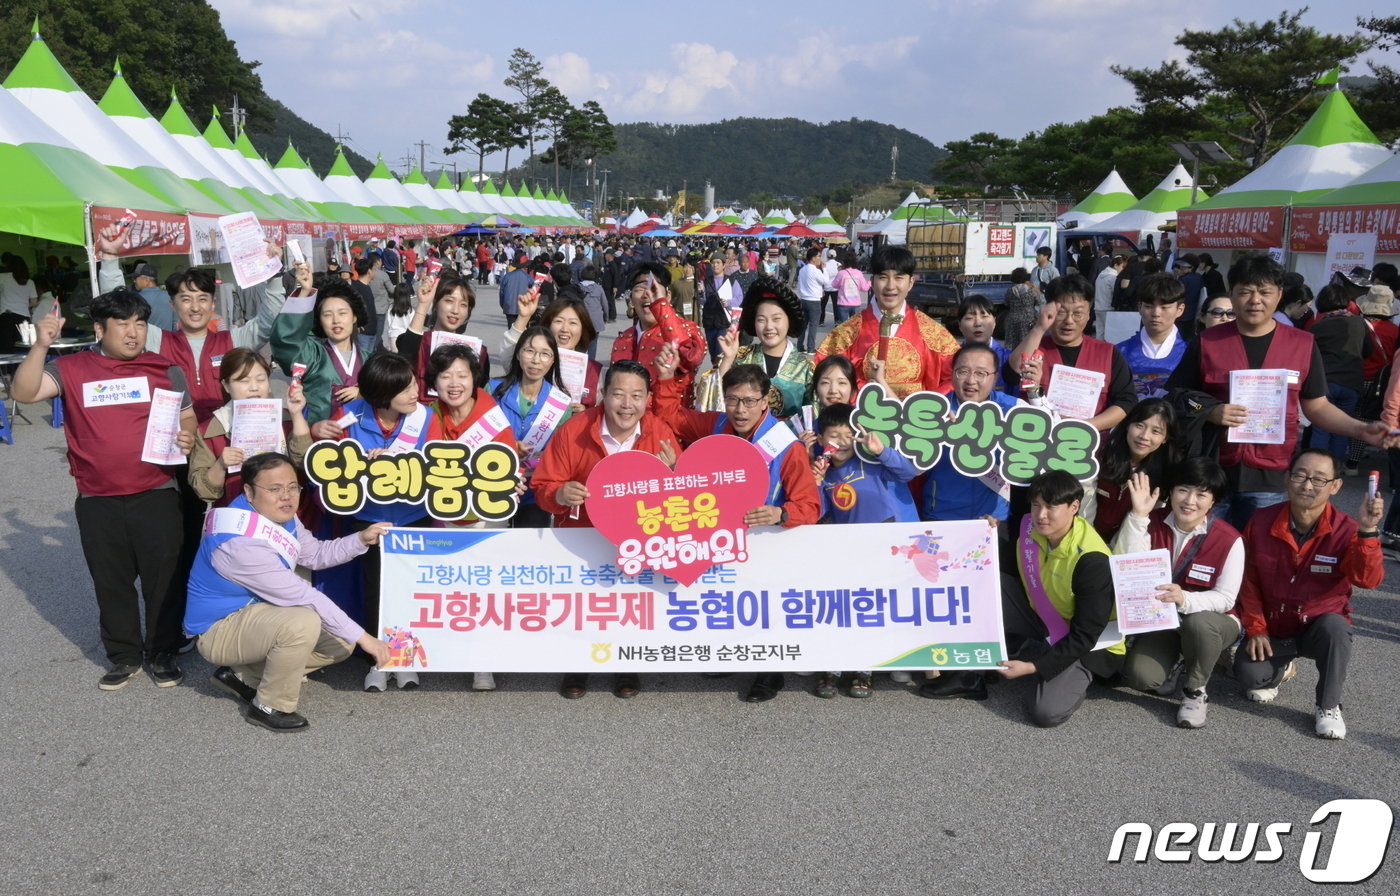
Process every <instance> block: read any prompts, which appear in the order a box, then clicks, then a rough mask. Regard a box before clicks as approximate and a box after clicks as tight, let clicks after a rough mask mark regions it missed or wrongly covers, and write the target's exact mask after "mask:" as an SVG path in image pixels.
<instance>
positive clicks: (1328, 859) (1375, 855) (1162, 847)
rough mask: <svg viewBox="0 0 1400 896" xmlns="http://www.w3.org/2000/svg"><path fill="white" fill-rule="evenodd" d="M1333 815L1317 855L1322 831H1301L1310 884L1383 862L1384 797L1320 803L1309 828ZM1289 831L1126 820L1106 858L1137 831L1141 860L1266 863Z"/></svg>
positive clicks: (1388, 816)
mask: <svg viewBox="0 0 1400 896" xmlns="http://www.w3.org/2000/svg"><path fill="white" fill-rule="evenodd" d="M1334 815H1335V816H1336V817H1337V826H1336V831H1335V832H1334V833H1333V836H1332V849H1331V850H1330V852H1329V854H1328V855H1327V856H1325V857H1320V856H1319V855H1318V851H1319V849H1320V848H1321V846H1322V838H1323V831H1321V830H1310V831H1307V832H1306V833H1305V834H1304V835H1303V848H1302V850H1301V851H1300V852H1299V853H1298V870H1299V871H1300V872H1301V873H1302V875H1303V877H1305V878H1307V879H1308V880H1310V881H1312V882H1313V883H1318V884H1355V883H1361V882H1362V881H1364V880H1367V879H1368V878H1370V877H1371V876H1372V875H1374V874H1375V873H1376V872H1377V871H1379V870H1380V867H1381V864H1382V863H1383V862H1385V854H1386V850H1387V848H1388V847H1389V845H1390V831H1391V827H1392V825H1393V824H1394V820H1395V816H1394V813H1393V812H1392V811H1391V808H1390V806H1389V804H1387V803H1385V802H1383V801H1382V800H1332V801H1331V802H1329V803H1324V804H1323V805H1322V806H1320V807H1318V810H1317V811H1316V812H1314V813H1313V816H1312V818H1311V819H1310V820H1309V821H1308V827H1310V828H1317V827H1319V826H1321V825H1323V824H1324V823H1325V822H1326V821H1327V820H1328V819H1330V818H1331V817H1332V816H1334ZM1292 833H1293V825H1292V824H1291V823H1290V822H1286V821H1282V822H1273V823H1271V824H1262V825H1261V824H1259V823H1258V822H1249V823H1248V824H1244V825H1241V824H1237V823H1235V822H1228V823H1226V824H1216V823H1215V822H1206V823H1205V824H1202V825H1196V824H1194V823H1192V822H1189V821H1178V822H1172V823H1171V824H1165V825H1162V827H1160V828H1158V829H1157V830H1155V831H1154V830H1153V829H1152V826H1151V825H1150V824H1146V823H1143V822H1128V823H1127V824H1125V825H1122V826H1120V827H1119V828H1118V830H1116V831H1114V832H1113V842H1112V844H1111V845H1110V846H1109V848H1108V861H1109V863H1110V864H1116V863H1119V862H1122V861H1123V855H1124V852H1125V851H1126V850H1127V848H1128V838H1129V837H1130V836H1132V835H1137V841H1136V845H1135V847H1134V849H1133V852H1132V859H1131V861H1133V862H1135V863H1139V864H1141V863H1145V862H1146V861H1147V860H1148V856H1149V854H1150V855H1151V857H1152V858H1155V859H1156V860H1157V861H1159V862H1189V861H1191V859H1192V858H1193V857H1195V858H1199V859H1200V860H1201V861H1202V862H1250V861H1252V862H1257V863H1259V864H1268V863H1272V862H1277V861H1279V860H1280V859H1282V858H1283V857H1284V855H1285V854H1286V853H1287V850H1286V849H1285V838H1287V837H1288V836H1289V835H1291V834H1292Z"/></svg>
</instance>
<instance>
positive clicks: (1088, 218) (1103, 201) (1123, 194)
mask: <svg viewBox="0 0 1400 896" xmlns="http://www.w3.org/2000/svg"><path fill="white" fill-rule="evenodd" d="M1135 202H1137V197H1136V196H1134V195H1133V192H1132V190H1129V189H1128V185H1127V184H1125V183H1124V182H1123V177H1122V175H1120V174H1119V173H1118V169H1117V168H1114V169H1113V170H1112V171H1110V172H1109V173H1108V176H1107V177H1105V178H1104V179H1103V180H1102V181H1101V182H1100V183H1099V185H1098V186H1097V187H1094V190H1093V192H1091V193H1090V194H1089V195H1088V196H1085V197H1084V199H1083V200H1081V201H1080V203H1079V204H1078V205H1076V206H1074V207H1073V208H1071V209H1070V210H1069V211H1067V212H1065V213H1064V214H1063V215H1060V217H1059V219H1058V223H1059V225H1060V226H1061V227H1064V228H1077V229H1079V230H1096V229H1098V226H1099V224H1100V223H1101V222H1103V221H1107V220H1108V219H1109V218H1112V217H1113V216H1114V215H1116V214H1118V213H1119V212H1125V211H1127V210H1128V209H1130V208H1132V207H1133V203H1135Z"/></svg>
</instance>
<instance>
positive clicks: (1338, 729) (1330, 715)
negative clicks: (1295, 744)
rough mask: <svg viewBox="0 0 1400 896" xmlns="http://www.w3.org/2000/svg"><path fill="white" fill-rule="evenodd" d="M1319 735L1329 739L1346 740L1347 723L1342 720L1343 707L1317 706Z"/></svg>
mask: <svg viewBox="0 0 1400 896" xmlns="http://www.w3.org/2000/svg"><path fill="white" fill-rule="evenodd" d="M1314 730H1315V731H1317V736H1318V737H1322V738H1326V739H1327V740H1345V739H1346V736H1347V723H1346V722H1345V721H1343V720H1342V708H1341V707H1340V706H1334V707H1332V708H1331V709H1323V708H1322V707H1321V706H1319V707H1317V727H1316V728H1315V729H1314Z"/></svg>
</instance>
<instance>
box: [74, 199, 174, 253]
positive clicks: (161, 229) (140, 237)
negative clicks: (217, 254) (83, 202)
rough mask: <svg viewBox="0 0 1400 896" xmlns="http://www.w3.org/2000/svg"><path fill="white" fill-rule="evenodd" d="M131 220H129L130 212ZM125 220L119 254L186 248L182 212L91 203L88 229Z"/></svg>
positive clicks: (170, 250)
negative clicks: (152, 210)
mask: <svg viewBox="0 0 1400 896" xmlns="http://www.w3.org/2000/svg"><path fill="white" fill-rule="evenodd" d="M133 215H134V216H135V220H132V216H133ZM123 221H126V222H129V226H127V227H126V229H125V233H124V234H123V237H122V248H121V252H120V253H119V254H120V255H122V256H123V257H130V256H133V255H184V254H186V253H188V252H189V251H190V224H189V219H188V217H187V216H185V215H180V214H171V213H168V212H150V211H142V210H140V209H135V210H129V209H125V208H113V207H109V206H105V205H94V206H93V207H92V232H93V233H101V232H102V230H103V229H104V228H106V227H110V226H111V225H113V224H117V223H121V222H123Z"/></svg>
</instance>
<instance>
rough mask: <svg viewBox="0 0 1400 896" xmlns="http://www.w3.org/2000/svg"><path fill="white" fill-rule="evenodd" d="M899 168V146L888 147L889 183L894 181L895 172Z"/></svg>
mask: <svg viewBox="0 0 1400 896" xmlns="http://www.w3.org/2000/svg"><path fill="white" fill-rule="evenodd" d="M898 166H899V144H898V143H896V144H895V145H894V146H891V147H890V183H894V181H895V170H896V168H897V167H898Z"/></svg>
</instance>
